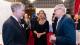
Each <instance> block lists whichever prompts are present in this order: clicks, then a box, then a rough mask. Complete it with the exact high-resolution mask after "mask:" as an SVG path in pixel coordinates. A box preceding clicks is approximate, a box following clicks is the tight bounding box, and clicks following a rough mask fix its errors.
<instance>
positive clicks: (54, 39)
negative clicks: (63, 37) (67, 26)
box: [49, 35, 56, 43]
mask: <svg viewBox="0 0 80 45" xmlns="http://www.w3.org/2000/svg"><path fill="white" fill-rule="evenodd" d="M49 41H50V42H51V43H54V42H55V41H56V37H55V35H51V36H50V40H49Z"/></svg>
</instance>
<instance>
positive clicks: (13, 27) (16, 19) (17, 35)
mask: <svg viewBox="0 0 80 45" xmlns="http://www.w3.org/2000/svg"><path fill="white" fill-rule="evenodd" d="M11 10H12V13H13V15H11V16H10V17H9V19H8V20H6V21H5V22H4V24H3V29H2V37H3V43H4V45H26V32H25V30H24V28H23V27H22V25H21V24H20V18H21V17H23V15H24V14H25V5H23V4H22V3H21V2H15V3H12V5H11Z"/></svg>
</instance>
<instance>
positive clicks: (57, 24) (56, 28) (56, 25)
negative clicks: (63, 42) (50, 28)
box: [56, 16, 63, 29]
mask: <svg viewBox="0 0 80 45" xmlns="http://www.w3.org/2000/svg"><path fill="white" fill-rule="evenodd" d="M62 17H63V16H61V17H59V18H58V21H57V25H56V29H57V28H58V24H59V21H60V20H61V18H62Z"/></svg>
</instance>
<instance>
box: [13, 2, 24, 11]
mask: <svg viewBox="0 0 80 45" xmlns="http://www.w3.org/2000/svg"><path fill="white" fill-rule="evenodd" d="M22 6H23V7H25V5H24V4H22V3H21V2H13V3H12V5H11V10H12V12H14V11H15V10H17V9H19V8H21V7H22Z"/></svg>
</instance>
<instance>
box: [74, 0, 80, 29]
mask: <svg viewBox="0 0 80 45" xmlns="http://www.w3.org/2000/svg"><path fill="white" fill-rule="evenodd" d="M79 8H80V0H75V5H74V15H75V16H74V19H75V20H76V23H75V28H76V30H77V24H78V11H79Z"/></svg>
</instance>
